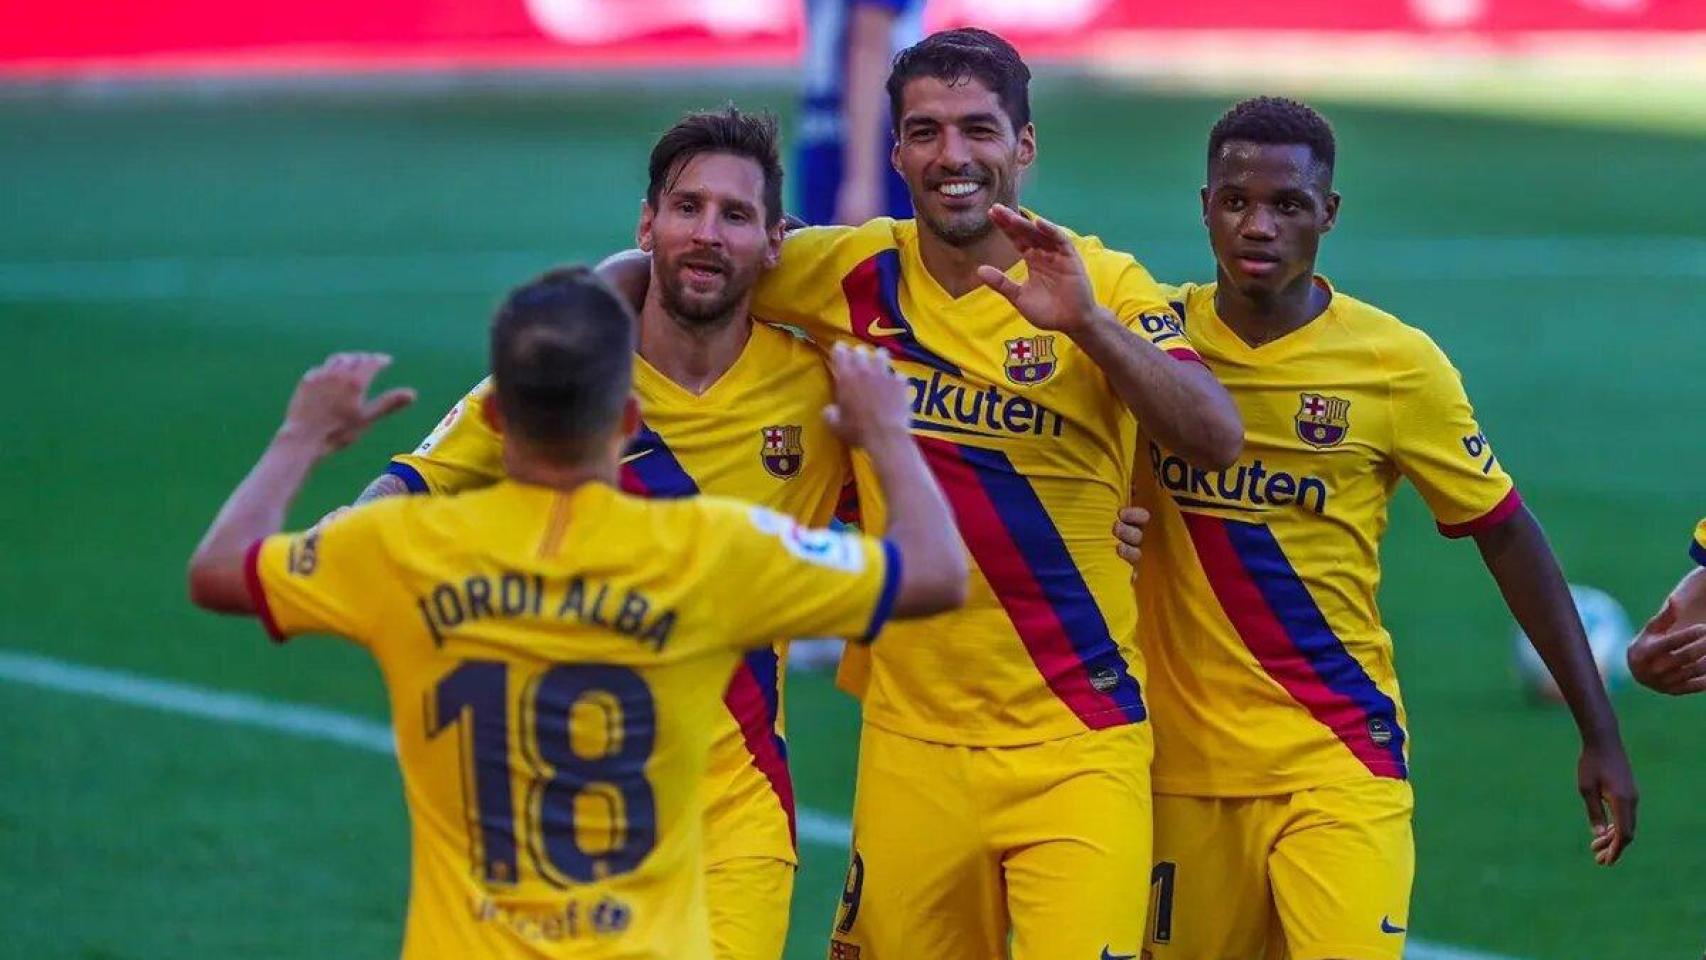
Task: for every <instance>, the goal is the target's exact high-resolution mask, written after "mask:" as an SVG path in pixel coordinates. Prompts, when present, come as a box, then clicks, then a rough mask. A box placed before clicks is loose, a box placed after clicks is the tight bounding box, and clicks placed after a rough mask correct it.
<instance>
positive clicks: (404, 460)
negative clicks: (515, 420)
mask: <svg viewBox="0 0 1706 960" xmlns="http://www.w3.org/2000/svg"><path fill="white" fill-rule="evenodd" d="M491 391H492V379H491V378H490V377H487V378H486V379H484V380H481V381H480V382H479V383H478V384H476V385H475V387H474V389H472V390H470V391H468V394H467V395H466V396H464V397H463V398H462V399H461V400H459V401H457V403H456V406H454V407H451V408H450V412H449V413H447V414H445V415H444V419H443V420H440V421H439V423H438V426H437V427H434V428H433V431H432V433H429V434H427V437H426V439H425V440H422V441H421V444H420V446H418V447H416V448H415V451H414V452H413V453H403V454H398V455H397V456H395V457H392V458H391V464H390V466H388V467H386V468H385V472H386V473H389V474H391V475H393V476H396V477H399V478H401V479H402V481H403V482H404V483H406V484H408V486H409V492H410V493H439V494H443V493H461V492H463V491H467V490H478V489H479V488H481V487H487V486H491V485H492V484H494V483H496V482H498V481H499V480H501V479H503V473H504V467H503V438H502V437H500V436H499V435H498V432H497V431H496V430H493V429H492V428H491V425H490V424H488V423H486V410H485V408H486V397H487V395H489V394H490V393H491Z"/></svg>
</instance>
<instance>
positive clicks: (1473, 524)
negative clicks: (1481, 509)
mask: <svg viewBox="0 0 1706 960" xmlns="http://www.w3.org/2000/svg"><path fill="white" fill-rule="evenodd" d="M1521 509H1522V495H1521V494H1519V493H1517V492H1516V488H1515V487H1512V488H1511V490H1510V492H1509V493H1507V494H1505V497H1504V499H1503V500H1500V501H1499V502H1498V503H1497V504H1495V505H1494V506H1493V509H1491V510H1488V511H1487V512H1486V513H1483V514H1481V515H1480V516H1479V517H1476V518H1475V519H1473V520H1468V521H1465V522H1463V523H1438V522H1436V523H1435V524H1434V525H1435V526H1437V527H1439V532H1440V535H1441V536H1443V537H1449V538H1451V539H1453V540H1456V539H1458V538H1460V537H1472V536H1475V535H1476V534H1478V533H1486V532H1487V531H1488V530H1491V529H1493V528H1494V527H1496V526H1498V525H1499V524H1501V523H1504V522H1505V521H1506V520H1509V519H1510V518H1511V517H1512V516H1514V515H1515V514H1516V512H1517V511H1518V510H1521Z"/></svg>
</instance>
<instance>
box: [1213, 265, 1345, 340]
mask: <svg viewBox="0 0 1706 960" xmlns="http://www.w3.org/2000/svg"><path fill="white" fill-rule="evenodd" d="M1332 299H1333V295H1332V293H1331V292H1330V291H1329V290H1328V289H1327V288H1326V287H1325V286H1324V285H1323V284H1319V283H1317V282H1315V273H1314V271H1310V272H1308V273H1305V274H1304V275H1303V276H1301V277H1299V278H1298V279H1297V280H1296V282H1294V283H1291V284H1289V285H1287V286H1286V287H1285V289H1283V290H1280V291H1279V292H1277V293H1275V294H1274V295H1273V296H1269V297H1251V296H1247V295H1245V294H1244V293H1242V292H1240V291H1239V290H1238V288H1237V287H1235V286H1233V285H1232V284H1231V283H1228V282H1227V280H1226V274H1225V273H1224V272H1222V273H1221V274H1220V277H1219V282H1218V283H1217V284H1215V288H1214V312H1215V313H1216V314H1217V315H1218V316H1219V317H1220V322H1222V323H1224V324H1226V326H1227V327H1228V328H1229V329H1231V330H1232V332H1233V333H1235V334H1237V335H1238V339H1240V340H1243V341H1244V342H1245V343H1247V344H1249V345H1250V346H1253V347H1259V346H1261V345H1262V344H1264V343H1270V342H1272V341H1274V340H1278V339H1279V338H1281V337H1283V336H1285V335H1286V334H1288V333H1291V332H1292V331H1294V330H1299V329H1302V328H1303V327H1305V326H1307V325H1308V324H1309V322H1310V321H1311V320H1314V319H1315V318H1316V317H1319V316H1320V315H1321V314H1323V313H1325V312H1326V311H1327V305H1328V304H1329V303H1331V302H1332Z"/></svg>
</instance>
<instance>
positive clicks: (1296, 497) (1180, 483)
mask: <svg viewBox="0 0 1706 960" xmlns="http://www.w3.org/2000/svg"><path fill="white" fill-rule="evenodd" d="M1149 469H1150V471H1151V472H1153V473H1154V474H1155V479H1156V481H1157V482H1158V483H1160V484H1161V486H1162V487H1163V488H1165V489H1166V490H1167V492H1168V493H1171V494H1172V495H1173V501H1174V502H1175V503H1177V504H1179V505H1180V506H1186V507H1217V508H1220V509H1223V510H1263V509H1266V508H1268V507H1285V506H1291V505H1292V504H1296V505H1297V506H1299V507H1302V508H1303V509H1305V510H1312V511H1314V512H1315V513H1316V515H1320V514H1324V513H1326V512H1327V481H1325V480H1322V479H1321V478H1320V477H1313V476H1302V477H1300V476H1298V475H1297V474H1295V473H1289V472H1287V471H1285V470H1269V469H1268V468H1267V467H1266V466H1264V465H1263V463H1262V461H1261V459H1260V458H1258V459H1256V460H1252V461H1250V462H1249V463H1247V464H1246V463H1236V464H1233V465H1232V466H1230V467H1227V468H1226V469H1225V470H1201V469H1198V468H1197V467H1193V466H1191V465H1190V464H1189V463H1187V462H1186V461H1185V459H1184V458H1183V457H1179V456H1176V455H1174V454H1171V453H1167V452H1165V451H1163V450H1162V449H1161V447H1160V445H1158V444H1157V443H1155V441H1153V440H1151V441H1150V442H1149Z"/></svg>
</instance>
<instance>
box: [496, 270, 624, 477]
mask: <svg viewBox="0 0 1706 960" xmlns="http://www.w3.org/2000/svg"><path fill="white" fill-rule="evenodd" d="M634 330H635V323H634V315H633V312H632V311H630V310H629V308H628V305H627V304H626V303H623V302H622V299H621V298H620V297H618V296H617V295H616V294H615V292H613V291H612V290H611V289H610V288H609V287H607V286H605V284H604V282H603V281H602V280H600V279H598V277H597V275H595V274H594V273H593V272H592V271H591V270H589V269H588V268H586V267H581V266H575V267H561V268H558V269H555V270H551V271H550V272H548V273H545V274H543V275H542V276H540V277H538V278H537V279H535V280H533V281H531V282H529V283H527V284H525V285H523V286H520V287H517V288H515V289H514V290H512V291H510V293H509V296H507V297H505V298H504V301H503V304H502V305H500V306H499V307H498V311H497V313H496V315H494V316H493V317H492V342H491V351H492V380H493V384H494V389H495V391H496V393H497V397H498V402H499V404H500V405H501V407H502V410H503V418H504V427H505V430H506V431H508V432H509V433H511V434H513V435H514V436H515V437H517V438H518V439H520V440H523V441H525V442H526V443H528V444H529V445H530V446H533V447H535V448H538V449H539V450H541V451H542V452H545V453H547V454H548V455H550V456H551V457H552V458H553V459H557V460H560V461H561V462H564V463H574V462H579V461H581V460H584V459H585V458H587V457H588V456H591V455H595V454H596V453H597V452H598V451H597V450H596V449H594V447H593V444H595V443H596V442H597V441H598V440H599V439H601V438H602V437H604V436H606V435H607V434H608V433H609V432H610V431H611V430H613V429H615V428H616V426H617V424H618V423H620V421H621V418H622V410H623V407H624V406H625V405H626V404H627V401H628V396H629V393H630V392H631V390H632V388H633V376H634V364H633V361H632V359H631V358H632V355H633V352H634Z"/></svg>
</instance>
